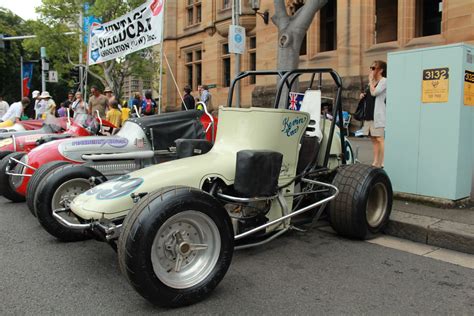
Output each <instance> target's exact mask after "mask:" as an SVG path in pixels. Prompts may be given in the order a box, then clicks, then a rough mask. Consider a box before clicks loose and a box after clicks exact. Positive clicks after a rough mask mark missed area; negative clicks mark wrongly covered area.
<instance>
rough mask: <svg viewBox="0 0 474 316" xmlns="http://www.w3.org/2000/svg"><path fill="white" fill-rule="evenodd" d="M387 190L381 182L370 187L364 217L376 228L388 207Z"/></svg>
mask: <svg viewBox="0 0 474 316" xmlns="http://www.w3.org/2000/svg"><path fill="white" fill-rule="evenodd" d="M387 204H388V192H387V188H386V187H385V185H384V184H382V183H377V184H376V185H374V186H373V187H372V190H371V191H370V193H369V197H368V199H367V207H366V211H365V212H366V217H367V224H369V226H370V227H373V228H376V227H377V226H379V225H380V223H382V221H383V220H384V218H385V214H386V213H387V209H388V206H387Z"/></svg>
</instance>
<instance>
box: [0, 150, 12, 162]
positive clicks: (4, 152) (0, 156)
mask: <svg viewBox="0 0 474 316" xmlns="http://www.w3.org/2000/svg"><path fill="white" fill-rule="evenodd" d="M11 153H13V151H0V160H1V159H3V157H5V156H6V155H10V154H11Z"/></svg>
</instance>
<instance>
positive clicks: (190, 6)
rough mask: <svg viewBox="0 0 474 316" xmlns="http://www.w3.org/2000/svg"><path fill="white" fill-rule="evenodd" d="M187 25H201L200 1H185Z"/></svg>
mask: <svg viewBox="0 0 474 316" xmlns="http://www.w3.org/2000/svg"><path fill="white" fill-rule="evenodd" d="M186 13H187V14H186V15H187V25H188V26H191V25H195V24H199V23H201V0H186Z"/></svg>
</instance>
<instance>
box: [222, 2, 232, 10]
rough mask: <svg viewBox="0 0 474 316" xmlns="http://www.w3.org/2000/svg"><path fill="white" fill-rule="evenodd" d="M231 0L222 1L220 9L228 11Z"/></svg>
mask: <svg viewBox="0 0 474 316" xmlns="http://www.w3.org/2000/svg"><path fill="white" fill-rule="evenodd" d="M230 6H231V0H222V9H230Z"/></svg>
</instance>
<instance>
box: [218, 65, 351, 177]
mask: <svg viewBox="0 0 474 316" xmlns="http://www.w3.org/2000/svg"><path fill="white" fill-rule="evenodd" d="M303 74H312V76H311V82H310V85H309V88H308V89H311V88H312V87H313V85H314V83H315V81H316V80H315V79H316V75H318V82H319V84H318V87H317V88H318V89H321V87H322V76H323V74H329V75H330V76H331V78H332V79H333V81H334V83H335V84H336V88H337V90H336V98H335V102H334V103H335V106H333V110H332V116H333V117H334V118H337V119H333V120H332V122H331V127H330V131H329V139H328V142H327V143H328V144H332V140H333V138H334V131H335V127H336V124H338V127H339V128H340V129H341V130H342V124H343V115H342V103H341V98H342V79H341V77H340V76H339V74H338V73H337V72H336V71H335V70H333V69H331V68H306V69H294V70H291V71H282V70H254V71H244V72H241V73H240V74H239V75H237V76H236V77H235V78H234V80H232V83H231V86H230V89H229V94H228V97H227V106H228V107H232V100H233V96H234V89H235V86H236V84H237V83H238V82H239V81H240V80H242V79H244V78H247V77H249V76H277V78H279V81H278V84H277V90H276V97H275V104H274V105H273V107H274V108H275V109H278V108H279V105H280V100H281V97H282V94H283V93H284V90H285V88H286V89H287V90H286V93H288V92H290V91H292V88H293V87H294V84H295V83H296V82H297V80H298V78H299V77H300V76H301V75H303ZM289 103H290V99H289V97H287V98H286V101H285V107H284V108H285V109H288V108H289ZM336 121H338V122H337V123H336ZM339 136H340V142H341V148H342V149H343V148H345V146H344V145H345V144H344V142H345V140H344V135H343V133H339ZM330 152H331V146H330V145H328V146H326V152H325V154H324V162H323V166H322V167H323V168H327V167H328V163H329V155H330ZM341 160H342V163H343V164H346V157H345V155H344V154H342V155H341Z"/></svg>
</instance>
